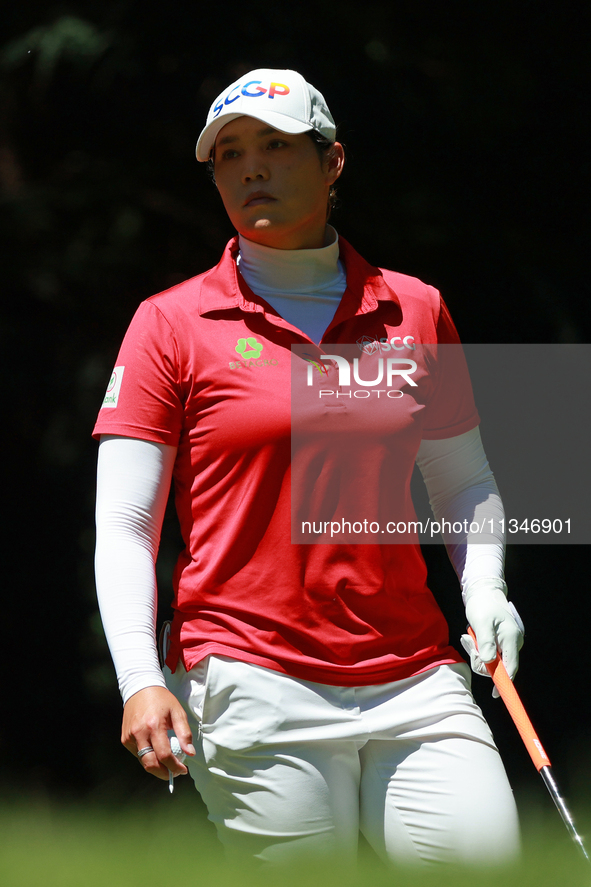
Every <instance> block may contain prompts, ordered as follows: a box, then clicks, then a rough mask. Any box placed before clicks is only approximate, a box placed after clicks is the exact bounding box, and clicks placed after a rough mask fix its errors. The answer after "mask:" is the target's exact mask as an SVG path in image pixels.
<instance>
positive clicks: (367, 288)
mask: <svg viewBox="0 0 591 887" xmlns="http://www.w3.org/2000/svg"><path fill="white" fill-rule="evenodd" d="M339 250H340V259H341V261H342V263H343V265H344V266H345V271H346V274H347V289H346V290H345V293H344V295H343V298H342V300H341V303H340V305H339V307H338V308H337V311H336V313H335V316H334V318H333V321H332V323H331V324H330V326H331V327H334V326H336V325H337V324H339V323H341V322H342V321H344V320H347V319H348V318H350V317H353V316H355V315H357V314H367V313H368V312H369V311H374V310H375V309H376V308H377V306H378V301H388V302H394V303H396V304H398V305H399V304H400V301H399V299H398V296H397V295H396V293H395V292H394V290H392V289H391V287H389V286H388V285H387V284H386V282H385V280H384V278H383V275H382V272H381V271H380V269H379V268H376V267H374V266H373V265H370V264H369V262H366V261H365V259H364V258H363V257H362V256H360V255H359V253H358V252H357V251H356V250H355V249H353V247H352V246H351V244H350V243H348V242H347V241H346V240H345V238H344V237H340V236H339ZM238 251H239V246H238V237H237V236H236V237H234V238H232V240H230V241H229V242H228V244H227V245H226V249H225V250H224V253H223V255H222V257H221V259H220V261H219V262H218V264H217V265H216V266H215V268H212V269H211V270H210V271H206V273H205V274H204V275H203V278H202V283H201V293H200V297H199V313H200V314H202V315H203V314H209V313H210V312H212V311H221V310H228V309H231V308H239V309H240V310H241V311H245V312H247V313H249V314H254V313H263V314H264V313H265V305H264V304H263V302H262V300H260V299H259V298H258V297H257V296H256V295H255V294H254V293H253V292H252V290H251V289H250V287H249V286H248V285H247V284H246V281H245V280H244V279H243V277H242V275H241V274H239V272H238V268H237V265H236V258H237V256H238Z"/></svg>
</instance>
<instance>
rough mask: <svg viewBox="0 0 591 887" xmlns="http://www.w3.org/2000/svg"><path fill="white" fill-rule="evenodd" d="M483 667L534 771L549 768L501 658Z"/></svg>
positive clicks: (546, 757)
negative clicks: (509, 716)
mask: <svg viewBox="0 0 591 887" xmlns="http://www.w3.org/2000/svg"><path fill="white" fill-rule="evenodd" d="M468 633H469V634H470V637H471V638H472V640H473V641H474V643H475V644H476V647H477V648H478V644H477V642H476V635H475V634H474V632H473V631H472V629H471V628H470V627H468ZM485 665H486V668H487V671H488V673H489V675H490V676H491V678H492V679H493V681H494V683H495V687H496V688H497V690H498V691H499V694H500V696H501V699H502V700H503V702H504V703H505V705H506V706H507V710H508V712H509V714H510V715H511V717H512V718H513V721H514V723H515V726H516V727H517V729H518V731H519V735H520V736H521V738H522V739H523V744H524V745H525V747H526V748H527V750H528V752H529V754H530V757H531V759H532V761H533V762H534V765H535V768H536V770H538V772H539V771H540V770H541V769H542V767H549V766H550V758H549V757H548V755H547V754H546V752H545V751H544V747H543V745H542V743H541V742H540V740H539V739H538V734H537V733H536V731H535V730H534V728H533V724H532V722H531V721H530V719H529V717H528V716H527V712H526V710H525V709H524V707H523V703H522V702H521V699H520V698H519V694H518V693H517V690H516V689H515V687H514V686H513V681H512V680H511V678H510V677H509V675H508V674H507V669H506V668H505V666H504V665H503V662H502V660H501V657H500V656H499V655H498V654H497V658H496V660H495V661H494V662H486V663H485Z"/></svg>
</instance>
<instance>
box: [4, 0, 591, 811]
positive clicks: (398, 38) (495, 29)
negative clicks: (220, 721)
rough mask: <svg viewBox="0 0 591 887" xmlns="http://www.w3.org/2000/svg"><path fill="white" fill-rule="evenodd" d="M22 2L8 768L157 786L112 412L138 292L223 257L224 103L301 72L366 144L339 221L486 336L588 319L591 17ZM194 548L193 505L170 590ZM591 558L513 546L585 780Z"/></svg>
mask: <svg viewBox="0 0 591 887" xmlns="http://www.w3.org/2000/svg"><path fill="white" fill-rule="evenodd" d="M3 19H4V29H3V34H2V38H1V40H2V45H1V47H0V123H1V126H0V189H1V191H0V200H1V204H0V205H1V215H0V233H1V239H2V246H3V261H2V275H3V287H2V293H3V300H2V313H1V322H0V335H1V343H2V354H3V357H4V359H5V370H4V378H5V381H6V385H7V388H6V390H5V393H4V397H3V403H4V408H3V412H4V414H5V431H4V436H3V438H4V447H5V456H4V457H3V466H4V469H5V470H4V492H5V504H4V508H3V510H2V521H3V526H2V536H1V538H2V542H3V548H4V553H3V557H2V566H3V570H2V578H3V582H4V613H5V619H4V632H3V636H4V642H5V648H7V654H8V655H7V656H6V664H7V668H6V670H5V673H4V681H3V682H2V683H3V695H4V702H3V711H4V719H3V724H2V727H1V732H0V748H1V750H2V755H1V757H0V779H1V780H2V782H3V783H4V784H6V785H8V784H11V783H13V781H14V779H15V776H14V774H15V772H16V771H18V784H19V785H20V786H21V787H28V788H33V787H37V788H41V789H43V790H44V791H48V792H55V793H59V792H67V793H70V794H73V795H84V796H91V797H113V796H117V795H118V793H121V792H126V793H134V792H140V793H141V792H142V791H143V792H145V791H147V790H148V789H145V788H143V786H144V784H145V783H144V782H142V775H141V774H140V773H139V771H138V770H137V765H135V764H134V762H133V761H132V759H131V758H130V757H129V756H128V755H127V754H126V753H125V752H124V751H123V750H121V749H120V747H119V745H118V730H119V717H120V701H119V697H118V694H117V690H116V685H115V680H114V675H113V670H112V666H111V664H110V659H109V657H108V652H107V650H106V645H105V642H104V637H103V634H102V630H101V627H100V621H99V618H98V615H97V610H96V602H95V595H94V584H93V577H92V549H93V532H94V531H93V495H94V466H95V459H96V444H95V443H94V441H92V440H91V438H90V432H91V429H92V425H93V422H94V419H95V416H96V412H97V410H98V407H99V404H100V402H101V399H102V394H103V392H104V389H105V386H106V382H107V381H108V377H109V373H110V370H111V367H112V365H113V361H114V359H115V356H116V353H117V349H118V345H119V343H120V340H121V338H122V336H123V333H124V332H125V329H126V326H127V324H128V322H129V320H130V318H131V316H132V314H133V312H134V310H135V308H136V306H137V305H138V303H139V302H140V301H141V300H142V299H144V298H146V297H148V296H149V295H151V294H153V293H155V292H158V291H159V290H162V289H164V288H166V287H168V286H171V285H172V284H174V283H176V282H178V281H180V280H183V279H185V278H187V277H190V276H193V275H195V274H198V273H200V272H201V271H204V270H205V269H207V268H208V267H210V266H211V265H212V264H214V263H215V262H217V260H218V258H219V255H220V253H221V251H222V248H223V246H224V244H225V242H226V240H227V239H228V237H229V236H231V235H232V233H233V232H232V230H231V228H230V225H229V222H228V221H227V219H226V218H225V215H224V213H223V209H222V207H221V204H220V203H219V200H218V198H217V195H216V192H215V189H214V187H213V185H212V184H211V182H210V181H209V179H208V177H207V175H206V173H205V170H204V169H203V168H202V167H201V166H200V165H198V164H197V163H196V162H195V159H194V154H193V151H194V143H195V140H196V137H197V135H198V133H199V131H200V129H201V126H202V124H203V121H204V119H205V115H206V113H207V109H208V107H209V104H210V102H211V101H212V99H213V98H214V97H215V96H216V95H217V93H218V92H219V91H220V90H221V89H222V88H223V87H224V86H225V85H226V84H227V83H229V82H231V81H232V80H233V79H235V78H236V77H237V76H239V75H240V74H241V73H243V72H245V71H248V70H250V69H251V68H255V67H263V66H269V67H293V68H296V69H297V70H299V71H301V72H302V73H303V74H304V75H305V76H306V77H307V79H308V80H310V81H311V82H312V83H314V84H315V85H317V86H318V87H319V88H320V89H321V90H322V91H323V93H324V94H325V95H326V97H327V99H328V101H329V104H330V106H331V109H332V111H333V114H334V115H335V118H336V120H337V122H338V123H339V127H340V138H341V140H342V141H343V142H344V143H345V145H346V149H347V156H348V162H347V167H346V170H345V173H344V176H343V179H342V184H341V185H340V187H339V194H340V198H341V206H340V208H339V210H338V211H337V213H336V215H335V216H334V223H335V225H336V227H337V228H338V230H339V231H340V232H341V233H342V234H343V235H344V236H346V237H347V238H348V239H349V240H351V241H352V243H353V244H354V245H355V246H356V248H357V249H358V250H359V251H360V252H361V253H362V254H363V255H365V257H366V258H367V259H368V260H369V261H371V262H374V263H376V264H381V265H383V266H386V267H391V268H395V269H396V270H400V271H403V272H406V273H409V274H413V275H416V276H419V277H421V278H422V279H424V280H426V281H427V282H429V283H432V284H434V285H435V286H437V287H439V288H440V289H441V290H442V291H443V292H444V295H445V297H446V300H447V302H448V304H449V305H450V307H451V309H452V312H453V315H454V318H455V320H456V323H457V326H458V328H459V330H460V333H461V335H462V337H463V339H464V340H465V341H467V342H483V343H494V342H514V343H519V342H524V343H545V342H565V343H570V342H572V343H578V342H588V341H589V334H590V320H591V318H590V313H589V304H588V287H587V251H586V250H587V240H588V224H587V216H588V212H587V207H588V200H589V197H588V188H589V178H590V165H589V154H588V132H587V130H588V128H587V121H586V118H587V115H588V110H587V108H588V106H587V101H588V100H589V79H590V78H589V74H590V61H589V59H590V53H589V13H588V9H587V7H585V5H584V4H574V3H569V2H568V0H567V2H563V3H558V2H557V0H551V2H550V3H547V4H541V3H538V2H528V0H514V2H507V0H497V2H494V3H493V2H490V0H482V2H478V3H461V2H450V3H447V4H443V3H433V2H428V0H413V2H397V0H394V2H388V3H386V2H377V0H369V2H366V3H364V4H358V3H353V2H351V0H341V2H340V3H339V4H335V3H330V4H329V3H327V2H316V3H311V2H308V0H304V2H302V3H299V4H286V5H277V4H268V3H262V2H260V0H251V2H250V3H249V4H237V3H230V4H226V5H224V6H221V5H216V4H203V3H192V4H188V3H174V2H172V3H168V4H161V3H158V4H154V5H149V4H146V3H140V2H137V0H115V2H110V3H97V2H92V0H71V2H63V3H52V2H49V3H47V2H46V3H41V2H34V0H25V2H22V3H20V4H11V5H10V8H8V4H4V15H3ZM540 384H543V379H541V380H540ZM587 408H588V404H586V403H585V404H581V410H586V409H587ZM572 421H573V427H575V428H576V425H577V417H576V416H573V417H572ZM548 422H549V423H551V422H552V406H551V404H549V405H548ZM564 431H565V434H567V433H568V429H565V430H564ZM507 446H508V447H510V446H511V441H507ZM520 458H522V454H520V453H518V452H516V453H515V459H516V460H519V459H520ZM493 468H494V466H493ZM548 471H549V472H551V471H552V466H551V465H549V466H548ZM543 480H544V479H543V478H540V483H541V484H543ZM532 516H533V515H532ZM177 546H178V542H177V537H176V530H175V527H174V521H173V519H172V515H171V516H170V517H168V518H167V521H166V526H165V532H164V539H163V544H162V552H161V559H160V565H159V575H160V584H161V596H162V612H163V613H164V612H166V607H167V605H168V602H169V599H170V579H169V574H170V569H171V565H172V563H173V562H174V558H175V552H176V549H177ZM427 557H428V560H429V564H430V568H431V572H432V586H433V588H434V590H435V592H436V595H437V596H438V598H439V600H440V601H441V604H442V606H443V607H444V609H445V611H446V613H447V615H448V616H449V620H450V624H451V631H452V637H453V638H457V636H458V635H459V633H460V632H461V631H462V630H463V616H462V611H461V606H460V604H459V593H458V590H457V583H456V580H455V577H454V575H453V573H452V571H451V568H450V567H449V565H448V563H447V561H446V556H445V552H444V551H443V550H442V549H441V548H439V547H433V546H432V547H430V548H429V549H428V551H427ZM587 562H588V549H587V547H586V546H572V547H570V548H569V547H563V546H533V545H532V546H519V547H517V546H513V547H510V548H509V551H508V557H507V578H508V581H509V583H510V588H511V592H512V597H513V599H514V600H515V601H516V603H517V604H518V607H519V609H520V611H521V613H522V615H523V617H524V619H525V622H526V625H527V628H528V639H527V643H526V647H525V650H524V654H523V657H522V668H521V672H520V675H519V678H518V684H519V687H520V689H521V692H522V694H523V697H524V699H525V701H526V704H527V705H528V707H529V708H530V710H531V714H532V716H533V719H534V721H535V723H536V725H537V727H538V730H539V732H540V735H541V737H542V739H543V741H544V743H545V744H546V746H547V750H548V752H549V753H550V756H551V758H553V759H554V762H555V765H556V769H557V770H558V771H559V773H560V775H561V777H562V781H563V783H565V784H566V787H567V788H568V790H569V791H570V793H571V795H572V794H575V795H577V794H578V793H581V792H583V793H584V792H585V791H586V792H587V793H588V791H589V787H590V782H591V756H590V755H589V728H590V725H589V701H588V693H587V692H586V691H587V687H588V682H589V677H590V671H589V664H588V659H587V650H588V637H589V630H588V620H589V614H590V605H589V591H588V589H587V579H588V569H587ZM476 692H477V695H478V697H479V700H480V701H481V703H482V706H483V707H484V708H485V710H486V713H487V715H488V716H489V718H490V720H491V721H492V723H493V727H494V729H495V732H496V735H497V739H498V742H499V744H500V746H501V748H502V750H503V752H504V755H505V758H506V761H507V766H508V769H509V771H510V774H511V776H512V777H513V780H514V782H515V783H516V785H517V787H518V789H520V788H521V787H522V790H523V791H528V792H529V791H533V792H534V793H535V791H536V790H537V789H536V788H534V787H533V785H534V782H535V773H534V771H533V769H531V772H530V768H529V764H528V761H527V759H526V756H525V752H524V751H523V749H522V747H521V745H520V742H519V740H518V739H517V737H516V735H515V732H514V730H513V727H512V726H511V725H510V724H509V723H508V717H507V715H506V712H504V710H503V708H502V704H501V703H500V702H497V703H495V704H494V705H493V704H492V702H491V701H490V700H489V688H488V686H487V685H486V684H485V682H484V681H483V680H478V682H477V684H476ZM17 740H19V741H18V745H19V747H20V749H21V750H20V752H19V754H18V755H17V754H16V752H15V743H16V742H17ZM20 740H24V746H23V743H22V742H21V741H20ZM27 748H30V749H33V748H34V749H35V753H34V755H31V756H30V757H29V759H28V760H27V763H26V766H24V761H23V758H24V757H25V755H26V751H24V750H23V749H27ZM140 783H141V786H142V788H138V785H139V784H140ZM536 785H537V783H536ZM155 790H156V789H154V791H155ZM157 790H158V791H160V790H161V788H160V786H159V785H158V788H157ZM540 791H543V789H541V790H540Z"/></svg>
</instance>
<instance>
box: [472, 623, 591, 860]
mask: <svg viewBox="0 0 591 887" xmlns="http://www.w3.org/2000/svg"><path fill="white" fill-rule="evenodd" d="M468 631H469V632H470V634H471V636H472V638H473V640H474V643H476V635H475V634H474V632H473V631H472V629H471V628H468ZM486 667H487V669H488V673H489V674H490V676H491V678H492V679H493V681H494V683H495V687H496V688H497V690H498V691H499V695H500V696H501V699H502V700H503V702H504V703H505V705H506V706H507V710H508V712H509V714H510V715H511V717H512V718H513V722H514V724H515V726H516V727H517V729H518V731H519V735H520V736H521V738H522V739H523V743H524V745H525V747H526V748H527V750H528V752H529V755H530V757H531V759H532V761H533V762H534V764H535V767H536V769H537V770H538V772H539V774H540V776H541V777H542V779H543V780H544V783H545V785H546V788H547V789H548V791H549V792H550V794H551V796H552V800H553V801H554V803H555V804H556V809H557V810H558V812H559V813H560V816H561V817H562V821H563V822H564V824H565V826H566V828H567V830H568V833H569V834H570V836H571V838H572V839H573V841H574V842H575V844H576V845H577V847H578V848H579V850H580V852H581V853H582V854H583V856H584V857H585V859H586V860H587V862H590V863H591V860H590V859H589V856H588V855H587V851H586V850H585V845H584V844H583V839H582V838H581V836H580V835H579V833H578V832H577V830H576V828H575V824H574V822H573V818H572V816H571V815H570V813H569V811H568V808H567V806H566V804H565V803H564V799H563V797H562V795H561V794H560V791H559V789H558V786H557V784H556V781H555V779H554V776H553V774H552V769H551V765H550V759H549V757H548V755H547V754H546V752H545V751H544V747H543V746H542V743H541V742H540V740H539V738H538V735H537V733H536V731H535V730H534V728H533V725H532V722H531V721H530V719H529V717H528V715H527V712H526V711H525V708H524V707H523V703H522V701H521V699H520V698H519V694H518V693H517V690H516V689H515V687H514V686H513V681H512V680H511V678H510V677H509V675H508V674H507V669H506V668H505V666H504V665H503V661H502V659H501V657H500V656H498V655H497V658H496V661H495V662H487V663H486Z"/></svg>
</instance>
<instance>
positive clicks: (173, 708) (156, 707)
mask: <svg viewBox="0 0 591 887" xmlns="http://www.w3.org/2000/svg"><path fill="white" fill-rule="evenodd" d="M168 730H174V733H175V735H176V737H177V739H178V741H179V743H180V746H181V748H182V750H183V751H184V752H185V754H187V755H190V756H191V757H192V756H193V755H194V754H195V748H194V746H193V744H192V740H193V737H192V734H191V730H190V728H189V723H188V721H187V715H186V713H185V710H184V709H183V707H182V705H181V704H180V702H179V701H178V699H177V698H176V697H175V696H173V694H172V693H171V692H170V691H169V690H167V689H166V688H164V687H146V688H145V689H144V690H140V691H139V692H138V693H134V695H133V696H131V697H130V698H129V699H128V700H127V702H126V703H125V707H124V709H123V725H122V729H121V742H122V743H123V745H124V746H125V748H126V749H127V750H128V751H130V752H131V753H132V755H135V756H136V757H137V753H138V751H139V750H140V749H144V748H152V749H153V751H150V752H148V753H146V754H144V755H142V757H141V758H140V763H141V764H142V766H143V768H144V770H145V771H146V772H147V773H151V774H152V776H157V777H158V779H165V780H168V777H169V771H170V772H171V773H172V774H173V776H181V775H184V774H185V773H186V772H187V768H186V767H185V765H184V764H181V762H180V761H179V760H178V758H176V757H175V756H174V755H173V753H172V751H171V749H170V740H169V738H168Z"/></svg>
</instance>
